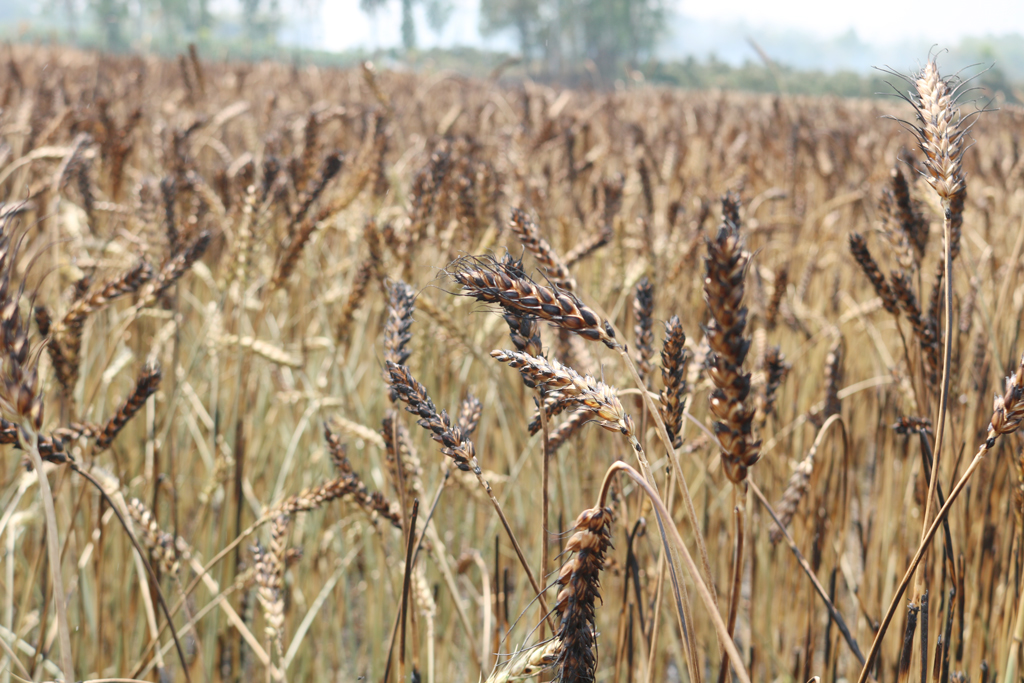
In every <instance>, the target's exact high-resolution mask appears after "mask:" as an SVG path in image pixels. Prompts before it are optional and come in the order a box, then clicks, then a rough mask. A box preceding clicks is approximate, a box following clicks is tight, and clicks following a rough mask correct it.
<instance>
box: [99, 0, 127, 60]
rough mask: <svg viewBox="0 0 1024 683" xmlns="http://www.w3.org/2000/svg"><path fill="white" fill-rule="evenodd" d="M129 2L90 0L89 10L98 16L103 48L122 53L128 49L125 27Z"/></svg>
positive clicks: (124, 0)
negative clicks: (121, 51)
mask: <svg viewBox="0 0 1024 683" xmlns="http://www.w3.org/2000/svg"><path fill="white" fill-rule="evenodd" d="M128 1H129V0H89V10H90V11H91V12H92V13H93V14H95V15H96V21H97V23H98V25H99V29H100V36H101V39H102V41H103V47H104V48H106V49H107V50H112V51H120V50H125V49H127V48H128V40H127V38H126V31H125V26H126V25H127V23H128Z"/></svg>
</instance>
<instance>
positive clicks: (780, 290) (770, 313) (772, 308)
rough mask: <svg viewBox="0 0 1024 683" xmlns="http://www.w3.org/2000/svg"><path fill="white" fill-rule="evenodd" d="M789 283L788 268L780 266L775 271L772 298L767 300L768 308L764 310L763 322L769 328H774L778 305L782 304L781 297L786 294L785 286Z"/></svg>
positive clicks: (777, 315)
mask: <svg viewBox="0 0 1024 683" xmlns="http://www.w3.org/2000/svg"><path fill="white" fill-rule="evenodd" d="M788 284H789V268H788V267H786V266H782V267H781V268H779V269H778V270H777V271H775V285H774V286H773V287H772V298H771V299H769V300H768V308H767V309H766V310H765V313H764V318H765V324H766V325H767V326H768V329H769V330H773V329H775V324H776V322H777V320H778V317H779V306H781V305H782V297H784V296H785V295H786V286H787V285H788Z"/></svg>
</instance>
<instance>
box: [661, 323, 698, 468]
mask: <svg viewBox="0 0 1024 683" xmlns="http://www.w3.org/2000/svg"><path fill="white" fill-rule="evenodd" d="M689 364H690V352H689V351H687V350H686V334H685V333H684V332H683V325H682V323H681V322H679V316H675V315H674V316H672V317H671V318H669V319H668V322H666V323H665V340H664V342H663V344H662V347H661V382H662V385H663V387H662V390H661V394H659V396H658V400H659V401H660V402H661V418H662V420H663V421H664V422H665V430H666V431H667V432H668V436H669V438H670V439H671V440H672V444H673V446H674V447H675V448H679V447H680V446H682V445H683V444H682V440H681V439H680V438H679V434H680V431H681V430H682V426H683V408H684V404H683V399H684V398H685V396H686V394H687V392H688V391H689V387H688V386H687V383H686V371H687V368H688V366H689Z"/></svg>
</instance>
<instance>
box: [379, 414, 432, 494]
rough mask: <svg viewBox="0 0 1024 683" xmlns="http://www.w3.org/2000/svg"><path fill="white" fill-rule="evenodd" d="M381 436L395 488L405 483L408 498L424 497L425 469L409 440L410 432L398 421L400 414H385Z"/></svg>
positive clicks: (386, 461) (389, 472)
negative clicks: (423, 481)
mask: <svg viewBox="0 0 1024 683" xmlns="http://www.w3.org/2000/svg"><path fill="white" fill-rule="evenodd" d="M380 435H381V436H382V437H383V438H384V448H385V451H386V452H385V464H386V465H387V470H388V474H389V475H390V476H391V481H393V482H394V483H395V488H399V482H404V483H405V495H406V496H407V495H408V494H409V493H412V494H413V495H415V496H418V497H422V496H423V483H422V481H421V475H422V473H423V468H422V466H421V464H420V456H419V454H418V453H417V452H416V449H415V448H413V445H412V441H411V440H410V439H409V430H407V429H406V428H405V426H404V425H403V424H402V423H401V422H400V421H399V420H398V413H396V412H395V411H393V410H389V411H387V412H386V413H385V414H384V419H383V421H382V422H381V430H380ZM396 439H397V441H396ZM399 461H401V463H402V474H401V475H399V473H398V463H399Z"/></svg>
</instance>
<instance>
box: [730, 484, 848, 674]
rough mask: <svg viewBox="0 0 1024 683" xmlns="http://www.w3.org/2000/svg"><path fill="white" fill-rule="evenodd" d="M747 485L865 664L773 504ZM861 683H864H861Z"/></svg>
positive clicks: (836, 611) (842, 621) (751, 486)
mask: <svg viewBox="0 0 1024 683" xmlns="http://www.w3.org/2000/svg"><path fill="white" fill-rule="evenodd" d="M747 483H749V484H750V490H751V491H753V492H754V495H755V496H756V497H757V499H758V500H759V501H761V505H762V506H764V509H765V510H767V511H768V514H769V515H771V518H772V519H773V520H775V523H776V524H777V525H778V527H779V528H780V529H782V533H783V534H784V535H785V538H786V543H788V544H789V549H790V550H792V551H793V555H795V556H796V560H797V562H799V563H800V567H801V569H803V570H804V573H805V574H807V578H809V579H810V580H811V583H812V584H813V585H814V590H815V591H817V593H818V595H819V596H820V597H821V599H822V601H823V602H824V603H825V607H827V608H828V611H829V614H831V615H832V618H833V619H835V621H836V626H838V627H839V632H840V633H842V634H843V638H845V639H846V644H847V645H849V646H850V650H851V651H852V652H853V655H854V657H856V658H857V660H858V661H859V662H861V663H862V664H863V663H864V655H863V654H861V651H860V647H858V645H857V641H856V640H854V638H853V635H852V634H851V633H850V629H849V628H847V626H846V622H845V621H844V620H843V615H842V614H840V613H839V610H837V609H836V606H835V605H833V604H832V601H831V600H829V599H828V593H826V592H825V589H824V587H822V585H821V582H820V581H818V577H817V576H815V575H814V570H813V569H811V565H810V564H808V563H807V560H806V559H805V558H804V556H803V553H801V552H800V549H799V548H797V547H796V542H795V541H794V540H793V537H792V536H790V535H789V531H787V530H786V527H785V526H783V524H782V521H781V520H780V519H779V517H778V515H776V514H775V510H773V509H772V506H771V503H769V502H768V499H767V498H765V497H764V494H763V493H762V492H761V489H759V488H758V487H757V484H755V483H754V482H753V480H752V479H750V478H749V477H748V478H747ZM860 683H863V681H861V682H860Z"/></svg>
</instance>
